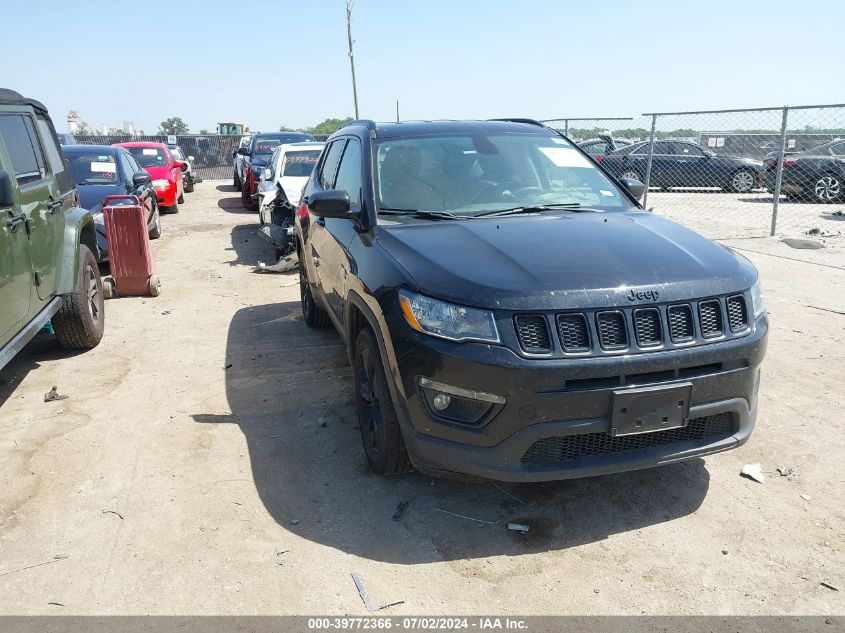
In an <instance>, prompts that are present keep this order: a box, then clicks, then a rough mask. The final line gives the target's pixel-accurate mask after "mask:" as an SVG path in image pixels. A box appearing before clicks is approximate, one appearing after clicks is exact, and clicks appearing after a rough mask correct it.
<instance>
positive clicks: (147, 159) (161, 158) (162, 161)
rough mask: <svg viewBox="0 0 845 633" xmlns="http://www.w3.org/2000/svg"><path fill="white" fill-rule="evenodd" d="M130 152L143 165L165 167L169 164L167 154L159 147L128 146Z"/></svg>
mask: <svg viewBox="0 0 845 633" xmlns="http://www.w3.org/2000/svg"><path fill="white" fill-rule="evenodd" d="M126 149H128V150H129V153H130V154H132V156H134V157H135V160H137V161H138V163H139V164H140V165H141V167H164V166H165V165H166V164H167V156H165V155H164V152H163V151H162V150H161V148H158V147H127V148H126Z"/></svg>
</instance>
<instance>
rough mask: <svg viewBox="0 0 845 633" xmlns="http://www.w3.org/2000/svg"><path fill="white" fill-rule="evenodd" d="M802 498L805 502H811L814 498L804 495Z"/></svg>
mask: <svg viewBox="0 0 845 633" xmlns="http://www.w3.org/2000/svg"><path fill="white" fill-rule="evenodd" d="M801 498H802V499H803V500H804V501H809V500H810V499H812V497H811V496H810V495H805V494H802V495H801Z"/></svg>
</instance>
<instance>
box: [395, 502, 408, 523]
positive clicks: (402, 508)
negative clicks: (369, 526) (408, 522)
mask: <svg viewBox="0 0 845 633" xmlns="http://www.w3.org/2000/svg"><path fill="white" fill-rule="evenodd" d="M409 503H410V502H409V501H400V502H399V505H398V506H396V512H394V513H393V520H394V521H401V520H402V515H403V514H405V509H406V508H407V507H408V504H409Z"/></svg>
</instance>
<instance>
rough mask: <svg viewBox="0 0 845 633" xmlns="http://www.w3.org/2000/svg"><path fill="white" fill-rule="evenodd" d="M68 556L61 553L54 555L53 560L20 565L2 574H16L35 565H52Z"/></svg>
mask: <svg viewBox="0 0 845 633" xmlns="http://www.w3.org/2000/svg"><path fill="white" fill-rule="evenodd" d="M66 558H67V556H63V555H61V554H57V555H56V556H53V558H52V560H45V561H44V562H43V563H35V564H34V565H27V566H26V567H19V568H18V569H12V570H10V571H4V572H3V573H2V574H0V576H9V575H10V574H16V573H18V572H19V571H24V570H26V569H33V568H34V567H41V566H42V565H51V564H53V563H57V562H59V561H60V560H65V559H66Z"/></svg>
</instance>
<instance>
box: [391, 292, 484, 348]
mask: <svg viewBox="0 0 845 633" xmlns="http://www.w3.org/2000/svg"><path fill="white" fill-rule="evenodd" d="M399 303H400V305H401V306H402V314H404V315H405V320H407V321H408V325H410V326H411V327H412V328H414V329H415V330H417V331H418V332H423V333H425V334H430V335H432V336H437V337H440V338H445V339H448V340H450V341H483V342H485V343H498V342H499V332H498V330H497V329H496V321H495V320H494V319H493V313H492V312H487V311H486V310H479V309H477V308H468V307H466V306H459V305H454V304H452V303H446V302H445V301H438V300H437V299H432V298H430V297H425V296H423V295H418V294H416V293H414V292H408V291H407V290H400V291H399Z"/></svg>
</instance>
